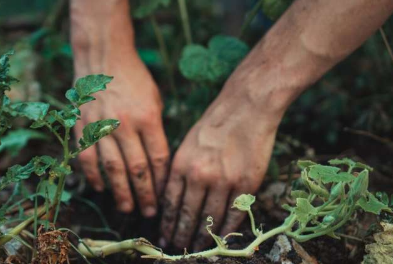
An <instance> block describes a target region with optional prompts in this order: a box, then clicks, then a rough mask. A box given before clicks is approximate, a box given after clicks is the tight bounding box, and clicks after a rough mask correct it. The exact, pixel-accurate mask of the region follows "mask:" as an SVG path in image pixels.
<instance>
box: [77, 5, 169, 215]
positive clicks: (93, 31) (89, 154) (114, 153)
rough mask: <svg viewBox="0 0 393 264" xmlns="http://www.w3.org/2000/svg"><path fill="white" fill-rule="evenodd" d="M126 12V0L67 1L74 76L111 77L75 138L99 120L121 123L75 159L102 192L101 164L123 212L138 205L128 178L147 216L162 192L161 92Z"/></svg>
mask: <svg viewBox="0 0 393 264" xmlns="http://www.w3.org/2000/svg"><path fill="white" fill-rule="evenodd" d="M128 10H129V9H128V1H106V2H105V3H103V5H96V4H95V2H94V1H91V0H85V1H79V0H78V1H72V2H71V22H72V31H71V38H72V45H73V53H74V65H75V75H76V77H81V76H84V75H87V74H97V73H104V74H106V75H112V76H114V79H113V81H112V82H111V83H110V84H109V86H108V90H107V91H105V92H102V93H98V94H97V95H96V97H97V100H96V101H94V102H92V103H90V104H89V105H88V106H83V107H82V109H81V110H82V116H81V120H80V121H78V122H77V125H76V127H75V134H76V137H77V139H78V138H80V137H81V134H82V128H83V126H84V125H86V124H87V123H90V122H94V121H97V120H99V119H106V118H113V119H118V120H120V122H121V125H120V127H119V128H118V129H117V130H116V131H115V132H114V133H113V134H111V135H110V136H107V137H105V138H103V139H102V140H100V142H99V143H98V144H97V146H93V147H91V148H89V149H87V150H85V151H84V152H82V153H81V154H80V155H79V159H80V161H81V166H82V169H83V170H84V172H85V174H86V176H87V179H88V180H89V182H90V183H91V184H92V185H93V187H94V189H95V190H97V191H102V190H103V189H104V182H103V180H102V178H101V175H100V171H99V161H100V162H101V163H102V165H103V167H104V169H105V171H106V174H107V175H108V178H109V181H110V183H111V186H112V189H113V193H114V198H115V200H116V203H117V207H118V209H119V210H120V211H122V212H130V211H132V210H133V209H134V206H135V202H136V201H134V200H133V196H132V194H131V188H130V185H129V178H128V176H129V177H130V180H131V183H132V185H133V187H134V188H133V189H134V190H135V192H136V193H135V195H134V197H135V198H136V199H137V202H138V203H139V206H140V208H141V210H142V214H143V215H144V216H146V217H151V216H153V215H155V214H156V212H157V199H156V197H157V195H159V194H160V193H161V192H162V189H163V185H164V178H165V175H166V173H167V166H168V159H169V149H168V144H167V140H166V137H165V133H164V129H163V124H162V119H161V112H162V102H161V98H160V94H159V91H158V89H157V86H156V84H155V82H154V80H153V78H152V76H151V75H150V73H149V72H148V70H147V69H146V67H145V65H144V64H143V63H142V61H141V60H140V58H139V57H138V54H137V51H136V49H135V45H134V35H133V29H132V26H131V22H130V18H129V13H128ZM97 19H98V20H99V21H97ZM102 19H104V20H105V21H102Z"/></svg>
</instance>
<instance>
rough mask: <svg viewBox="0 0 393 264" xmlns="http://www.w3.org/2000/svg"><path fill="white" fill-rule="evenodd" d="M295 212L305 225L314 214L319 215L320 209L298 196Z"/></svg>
mask: <svg viewBox="0 0 393 264" xmlns="http://www.w3.org/2000/svg"><path fill="white" fill-rule="evenodd" d="M294 213H295V215H296V218H297V220H298V221H299V222H300V223H301V224H302V225H303V226H304V225H306V224H307V223H308V221H309V220H310V218H311V217H312V216H315V215H317V213H318V210H317V209H316V208H315V207H314V206H312V205H311V204H310V202H309V201H308V200H307V199H305V198H297V199H296V208H295V210H294Z"/></svg>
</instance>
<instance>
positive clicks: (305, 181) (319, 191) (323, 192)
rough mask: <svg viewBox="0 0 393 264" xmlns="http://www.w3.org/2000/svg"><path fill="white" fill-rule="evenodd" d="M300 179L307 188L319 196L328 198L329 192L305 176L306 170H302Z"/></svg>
mask: <svg viewBox="0 0 393 264" xmlns="http://www.w3.org/2000/svg"><path fill="white" fill-rule="evenodd" d="M301 179H302V182H303V184H304V185H305V186H306V187H307V188H308V190H309V191H310V192H311V193H313V194H316V195H318V196H319V197H321V198H324V199H328V198H329V192H328V190H327V189H326V188H325V187H324V186H320V185H318V184H317V183H315V182H313V181H312V180H311V179H309V178H308V177H307V172H306V171H305V170H303V171H302V172H301Z"/></svg>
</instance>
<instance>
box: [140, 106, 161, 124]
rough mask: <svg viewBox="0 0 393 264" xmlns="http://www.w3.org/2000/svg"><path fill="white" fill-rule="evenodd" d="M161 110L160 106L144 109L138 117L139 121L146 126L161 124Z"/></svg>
mask: <svg viewBox="0 0 393 264" xmlns="http://www.w3.org/2000/svg"><path fill="white" fill-rule="evenodd" d="M160 118H161V111H160V110H159V109H158V108H150V109H147V110H145V111H143V112H142V113H141V114H140V116H139V117H138V121H139V122H140V123H141V124H142V125H145V126H153V125H157V124H159V121H160Z"/></svg>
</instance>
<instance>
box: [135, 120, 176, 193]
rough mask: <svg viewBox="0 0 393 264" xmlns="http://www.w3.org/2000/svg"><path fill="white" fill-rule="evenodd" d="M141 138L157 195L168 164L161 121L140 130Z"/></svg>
mask: <svg viewBox="0 0 393 264" xmlns="http://www.w3.org/2000/svg"><path fill="white" fill-rule="evenodd" d="M142 140H143V144H144V146H145V148H146V151H147V156H148V159H149V162H150V165H151V168H152V172H153V175H154V182H155V187H156V193H157V196H161V194H162V192H163V190H164V185H165V178H166V175H167V173H168V165H169V164H168V163H169V147H168V142H167V140H166V136H165V132H164V129H163V127H162V123H161V124H160V125H159V126H158V127H154V128H153V129H150V128H146V129H145V130H144V131H142Z"/></svg>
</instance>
